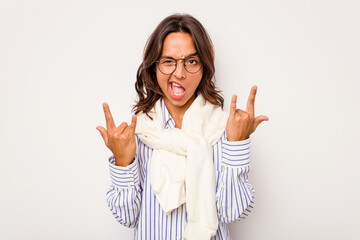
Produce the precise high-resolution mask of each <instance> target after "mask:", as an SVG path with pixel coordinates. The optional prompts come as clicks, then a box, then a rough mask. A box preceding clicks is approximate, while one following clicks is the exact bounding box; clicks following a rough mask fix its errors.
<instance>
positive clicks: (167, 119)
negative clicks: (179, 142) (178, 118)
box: [161, 98, 175, 129]
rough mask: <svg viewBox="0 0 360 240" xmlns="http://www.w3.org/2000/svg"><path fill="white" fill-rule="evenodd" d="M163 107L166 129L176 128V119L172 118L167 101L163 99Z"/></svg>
mask: <svg viewBox="0 0 360 240" xmlns="http://www.w3.org/2000/svg"><path fill="white" fill-rule="evenodd" d="M161 107H162V109H163V114H164V128H165V129H173V128H175V122H174V119H173V118H172V117H171V115H170V113H169V111H168V109H167V108H166V105H165V101H164V99H163V98H161Z"/></svg>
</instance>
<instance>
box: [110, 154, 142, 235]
mask: <svg viewBox="0 0 360 240" xmlns="http://www.w3.org/2000/svg"><path fill="white" fill-rule="evenodd" d="M109 169H110V178H111V184H110V187H109V189H108V191H107V193H106V199H107V203H108V206H109V208H110V211H111V213H112V214H113V215H114V217H115V218H116V220H117V221H118V222H119V223H120V224H122V225H124V226H126V227H130V228H133V227H135V226H136V224H137V220H138V216H139V213H140V203H141V192H142V189H141V184H140V179H139V174H138V157H137V154H136V155H135V159H134V161H133V163H132V164H130V165H129V166H127V167H120V166H116V165H115V158H114V156H111V157H110V158H109Z"/></svg>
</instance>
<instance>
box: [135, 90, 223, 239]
mask: <svg viewBox="0 0 360 240" xmlns="http://www.w3.org/2000/svg"><path fill="white" fill-rule="evenodd" d="M148 114H149V116H151V117H152V118H153V120H151V119H150V118H149V117H148V116H147V115H146V114H143V113H139V114H138V121H137V126H136V130H135V132H136V134H137V136H138V137H139V139H140V140H141V141H142V142H143V143H144V144H146V145H147V146H148V147H150V148H152V149H153V154H152V157H151V159H150V163H149V164H150V183H151V187H152V190H153V193H154V194H155V196H156V198H157V200H158V202H159V203H160V206H161V208H162V209H163V210H164V212H165V213H166V214H169V213H170V212H171V211H172V210H174V209H176V208H178V207H179V206H180V205H181V204H183V203H185V202H186V211H187V216H188V223H187V225H186V228H185V233H184V237H185V239H187V240H209V239H210V238H211V237H212V236H214V235H215V234H216V231H217V228H218V216H217V209H216V196H215V191H216V190H215V168H214V164H213V159H212V145H214V144H215V143H216V142H218V141H219V140H220V138H221V136H222V135H223V133H224V131H225V128H226V121H227V117H228V114H227V113H226V112H224V111H223V110H222V109H221V107H220V106H216V105H213V104H211V103H209V102H208V101H206V100H205V99H204V97H203V96H202V95H201V94H199V95H198V96H197V97H196V99H195V100H194V102H193V103H192V105H191V106H190V107H189V108H188V109H187V111H186V112H185V114H184V117H183V121H182V127H181V129H178V128H174V129H164V117H163V111H162V108H161V103H160V100H158V101H157V102H156V104H155V106H154V107H153V108H152V109H151V111H150V112H149V113H148Z"/></svg>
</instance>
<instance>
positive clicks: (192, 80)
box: [156, 32, 203, 113]
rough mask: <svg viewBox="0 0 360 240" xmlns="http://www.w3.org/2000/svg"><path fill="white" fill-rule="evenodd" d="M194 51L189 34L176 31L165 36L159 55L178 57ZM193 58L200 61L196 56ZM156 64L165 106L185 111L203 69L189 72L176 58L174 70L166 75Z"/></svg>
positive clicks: (184, 56) (193, 96)
mask: <svg viewBox="0 0 360 240" xmlns="http://www.w3.org/2000/svg"><path fill="white" fill-rule="evenodd" d="M195 53H196V49H195V46H194V43H193V41H192V38H191V36H190V34H188V33H181V32H176V33H170V34H169V35H167V36H166V38H165V40H164V44H163V50H162V53H161V57H172V58H174V59H178V58H186V57H188V56H189V55H192V54H195ZM195 58H197V59H198V60H199V62H200V59H199V57H198V56H195ZM190 63H193V61H192V62H190ZM158 64H159V63H158ZM158 64H157V66H156V77H157V82H158V84H159V86H160V88H161V90H162V92H163V93H164V101H165V104H166V107H167V108H168V109H169V110H170V112H171V111H173V112H174V113H175V112H176V110H185V111H186V109H188V108H189V107H190V105H191V104H192V102H193V101H194V100H195V90H196V88H197V87H198V86H199V84H200V81H201V78H202V75H203V69H202V68H201V69H200V70H199V71H198V72H196V73H189V72H187V71H186V69H185V68H184V61H182V60H178V61H177V66H176V69H175V71H174V72H173V73H172V74H170V75H166V74H164V73H162V72H161V71H160V70H159V66H158ZM188 69H189V68H188Z"/></svg>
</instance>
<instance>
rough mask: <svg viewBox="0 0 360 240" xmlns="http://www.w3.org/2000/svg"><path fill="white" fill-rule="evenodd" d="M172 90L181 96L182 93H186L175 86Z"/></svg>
mask: <svg viewBox="0 0 360 240" xmlns="http://www.w3.org/2000/svg"><path fill="white" fill-rule="evenodd" d="M172 90H173V92H174V93H176V94H181V93H183V92H184V91H185V89H184V88H182V87H176V86H174V85H172Z"/></svg>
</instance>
